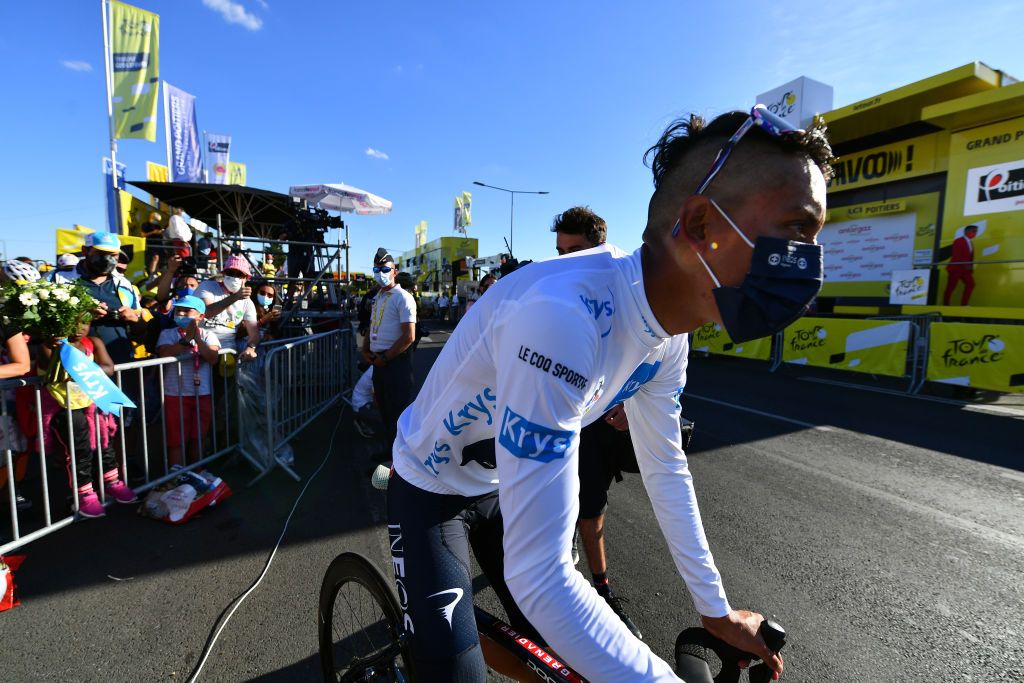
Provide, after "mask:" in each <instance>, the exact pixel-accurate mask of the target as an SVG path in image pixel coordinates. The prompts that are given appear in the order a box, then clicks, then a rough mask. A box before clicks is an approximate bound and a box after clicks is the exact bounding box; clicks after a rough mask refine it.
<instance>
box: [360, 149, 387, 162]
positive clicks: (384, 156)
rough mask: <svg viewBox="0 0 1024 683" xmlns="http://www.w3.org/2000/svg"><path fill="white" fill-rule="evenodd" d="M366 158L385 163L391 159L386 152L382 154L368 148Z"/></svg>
mask: <svg viewBox="0 0 1024 683" xmlns="http://www.w3.org/2000/svg"><path fill="white" fill-rule="evenodd" d="M366 156H368V157H373V158H374V159H383V160H385V161H387V160H388V159H390V158H391V157H389V156H388V155H387V154H386V153H385V152H382V151H380V150H379V149H374V148H373V147H367V148H366Z"/></svg>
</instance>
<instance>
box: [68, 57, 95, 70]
mask: <svg viewBox="0 0 1024 683" xmlns="http://www.w3.org/2000/svg"><path fill="white" fill-rule="evenodd" d="M61 64H62V65H64V68H65V69H71V70H72V71H92V64H90V63H89V62H80V61H76V60H68V59H65V60H64V61H62V62H61Z"/></svg>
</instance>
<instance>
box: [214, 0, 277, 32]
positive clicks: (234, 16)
mask: <svg viewBox="0 0 1024 683" xmlns="http://www.w3.org/2000/svg"><path fill="white" fill-rule="evenodd" d="M203 4H204V5H206V6H207V7H209V8H210V9H212V10H213V11H215V12H220V15H221V16H222V17H224V21H226V22H228V23H229V24H240V25H241V26H243V27H245V28H247V29H249V30H250V31H259V30H260V29H261V28H263V20H262V19H260V18H259V17H257V16H256V15H255V14H249V13H248V12H246V11H245V8H244V7H242V5H241V4H239V3H237V2H232V0H203Z"/></svg>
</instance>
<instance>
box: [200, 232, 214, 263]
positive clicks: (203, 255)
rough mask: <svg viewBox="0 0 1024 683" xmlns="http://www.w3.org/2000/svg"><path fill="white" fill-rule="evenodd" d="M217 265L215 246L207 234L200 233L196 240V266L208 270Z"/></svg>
mask: <svg viewBox="0 0 1024 683" xmlns="http://www.w3.org/2000/svg"><path fill="white" fill-rule="evenodd" d="M215 265H217V248H216V245H214V243H213V240H212V239H210V236H209V235H201V236H200V237H199V239H198V240H196V267H197V268H202V269H203V270H209V269H211V268H212V267H213V266H215Z"/></svg>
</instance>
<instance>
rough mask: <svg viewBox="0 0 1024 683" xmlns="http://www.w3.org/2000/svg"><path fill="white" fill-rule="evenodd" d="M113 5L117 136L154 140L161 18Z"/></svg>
mask: <svg viewBox="0 0 1024 683" xmlns="http://www.w3.org/2000/svg"><path fill="white" fill-rule="evenodd" d="M110 6H111V21H110V29H111V33H110V64H111V74H112V76H113V86H114V91H113V93H111V100H112V102H113V112H114V137H115V138H139V139H143V140H149V141H150V142H155V141H156V105H157V95H158V90H159V89H158V87H157V86H158V85H159V83H160V69H159V61H160V60H159V54H160V17H159V16H158V15H156V14H153V13H152V12H146V11H145V10H141V9H139V8H138V7H132V6H131V5H126V4H124V3H122V2H116V0H115V1H114V2H111V3H110Z"/></svg>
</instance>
